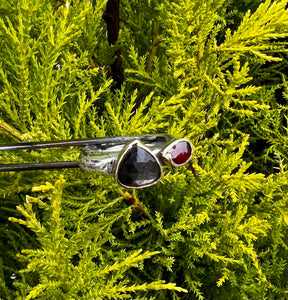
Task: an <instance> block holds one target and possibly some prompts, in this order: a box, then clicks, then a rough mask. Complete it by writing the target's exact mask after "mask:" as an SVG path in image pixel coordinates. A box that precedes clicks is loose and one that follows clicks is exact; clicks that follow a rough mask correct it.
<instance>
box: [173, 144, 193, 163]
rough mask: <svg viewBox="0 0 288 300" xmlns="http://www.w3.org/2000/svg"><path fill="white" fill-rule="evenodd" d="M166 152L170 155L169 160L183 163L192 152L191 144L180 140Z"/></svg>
mask: <svg viewBox="0 0 288 300" xmlns="http://www.w3.org/2000/svg"><path fill="white" fill-rule="evenodd" d="M168 153H169V154H170V155H171V160H172V161H173V162H174V163H175V164H177V165H182V164H185V163H186V162H187V161H188V160H189V158H190V157H191V154H192V148H191V145H190V144H189V143H188V142H186V141H181V142H179V143H177V144H175V145H174V146H173V147H172V148H171V149H170V150H169V151H168Z"/></svg>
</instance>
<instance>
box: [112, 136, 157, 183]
mask: <svg viewBox="0 0 288 300" xmlns="http://www.w3.org/2000/svg"><path fill="white" fill-rule="evenodd" d="M161 177H162V168H161V165H160V162H159V161H158V159H157V157H156V156H155V155H154V154H153V153H152V152H151V151H150V150H149V149H148V148H146V147H145V146H144V145H143V144H142V143H140V142H139V141H137V140H136V141H133V142H131V143H129V144H128V145H126V146H125V147H124V149H123V151H122V152H121V153H120V154H119V156H118V162H117V165H116V170H115V178H116V180H117V182H118V183H119V184H120V185H121V186H123V187H127V188H143V187H147V186H151V185H153V184H156V183H157V182H158V181H159V180H160V179H161Z"/></svg>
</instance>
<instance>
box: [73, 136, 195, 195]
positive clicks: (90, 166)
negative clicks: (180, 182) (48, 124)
mask: <svg viewBox="0 0 288 300" xmlns="http://www.w3.org/2000/svg"><path fill="white" fill-rule="evenodd" d="M147 137H148V136H147ZM124 140H125V138H123V142H122V143H121V142H118V143H117V144H115V143H103V144H100V145H89V146H86V147H85V148H84V149H83V150H82V152H81V154H80V156H79V167H80V168H82V169H84V170H85V171H99V172H102V173H105V174H114V176H115V179H116V181H117V183H118V184H119V185H121V186H123V187H126V188H134V189H137V188H143V187H148V186H151V185H154V184H156V183H157V182H159V180H160V179H161V178H162V176H163V171H162V166H164V165H170V166H172V167H180V166H184V165H185V164H186V163H187V162H188V161H189V160H190V158H191V157H192V154H193V147H192V144H191V143H190V142H189V141H188V140H186V139H175V138H174V137H172V136H169V135H159V136H154V138H153V139H151V136H149V138H147V139H145V136H143V138H141V140H140V139H135V140H132V141H129V142H124Z"/></svg>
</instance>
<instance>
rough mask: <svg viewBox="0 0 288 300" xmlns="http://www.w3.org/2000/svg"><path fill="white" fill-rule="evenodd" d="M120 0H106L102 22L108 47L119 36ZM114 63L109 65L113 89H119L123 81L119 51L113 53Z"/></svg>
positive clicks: (113, 43)
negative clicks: (113, 82)
mask: <svg viewBox="0 0 288 300" xmlns="http://www.w3.org/2000/svg"><path fill="white" fill-rule="evenodd" d="M119 9H120V0H108V1H107V4H106V10H105V12H104V13H103V16H102V18H103V20H104V21H105V22H106V24H107V35H108V43H109V45H110V46H111V45H115V44H116V42H117V40H118V36H119V28H120V17H119V15H120V10H119ZM114 57H115V61H114V62H113V63H112V64H111V65H110V67H111V73H112V78H113V80H114V81H115V83H116V84H115V86H114V87H113V90H114V89H120V88H121V86H122V84H123V81H124V75H123V67H122V59H121V51H120V49H118V50H116V51H115V52H114Z"/></svg>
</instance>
